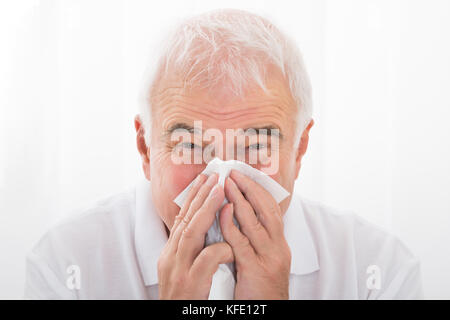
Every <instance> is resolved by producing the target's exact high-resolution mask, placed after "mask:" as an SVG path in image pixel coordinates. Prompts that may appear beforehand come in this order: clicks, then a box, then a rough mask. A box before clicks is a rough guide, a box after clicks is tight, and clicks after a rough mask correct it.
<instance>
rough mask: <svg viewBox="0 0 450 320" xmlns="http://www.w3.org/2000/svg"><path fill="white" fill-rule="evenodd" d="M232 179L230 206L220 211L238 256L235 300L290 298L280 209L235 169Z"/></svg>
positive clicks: (227, 191)
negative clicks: (236, 224) (237, 225)
mask: <svg viewBox="0 0 450 320" xmlns="http://www.w3.org/2000/svg"><path fill="white" fill-rule="evenodd" d="M230 177H231V178H227V179H226V181H225V195H226V197H227V199H228V200H229V201H230V203H229V204H227V205H225V206H224V207H223V209H222V210H221V212H220V227H221V229H222V233H223V235H224V239H225V240H226V241H227V242H228V243H229V244H230V245H231V247H232V249H233V253H234V257H235V264H236V271H237V282H236V287H235V299H264V300H266V299H267V300H268V299H271V300H272V299H289V274H290V266H291V252H290V249H289V246H288V244H287V241H286V239H285V238H284V234H283V231H284V230H283V219H282V215H281V210H280V207H279V205H278V204H277V202H276V201H275V199H274V198H273V197H272V195H271V194H270V193H269V192H267V191H266V190H265V189H264V188H263V187H262V186H260V185H259V184H257V183H256V182H254V181H253V180H251V179H250V178H249V177H247V176H245V175H244V174H242V173H240V172H238V171H235V170H232V172H231V174H230ZM233 214H234V215H236V219H237V220H238V222H239V224H240V229H241V230H239V229H238V228H237V227H236V226H235V225H234V224H233V221H232V218H233Z"/></svg>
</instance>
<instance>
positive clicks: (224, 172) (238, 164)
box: [173, 158, 289, 245]
mask: <svg viewBox="0 0 450 320" xmlns="http://www.w3.org/2000/svg"><path fill="white" fill-rule="evenodd" d="M232 169H234V170H237V171H240V172H242V173H243V174H245V175H246V176H248V177H250V178H251V179H252V180H253V181H255V182H257V183H258V184H260V185H261V186H262V187H264V188H265V189H266V190H267V191H268V192H269V193H270V194H271V195H272V196H273V197H274V199H275V200H276V201H277V203H280V202H281V201H282V200H284V199H285V198H286V197H288V196H289V192H288V191H286V189H284V188H283V187H282V186H281V185H280V184H278V182H276V181H275V180H273V179H272V178H271V177H269V176H268V175H267V174H265V173H264V172H262V171H260V170H258V169H255V168H253V167H252V166H250V165H248V164H246V163H245V162H242V161H237V160H228V161H223V160H220V159H219V158H214V159H213V160H211V161H210V162H209V163H208V165H207V166H206V168H205V170H203V172H202V173H203V174H205V175H207V176H209V175H211V174H212V173H218V174H219V181H218V184H219V185H221V186H222V187H224V184H225V178H226V177H228V176H229V175H230V172H231V170H232ZM192 184H193V182H191V183H190V184H189V185H188V186H187V187H186V188H185V189H184V190H183V191H182V192H181V193H180V194H179V195H178V196H177V197H176V198H175V200H173V201H174V202H175V203H176V204H177V205H178V206H179V207H181V206H182V205H183V204H184V202H185V201H186V197H187V195H188V193H189V190H190V189H191V187H192ZM227 203H228V199H226V198H225V200H224V202H223V204H222V206H221V207H220V209H222V207H223V206H224V205H225V204H227ZM220 209H219V211H218V212H217V213H216V219H215V220H214V223H213V225H212V226H211V228H210V229H209V230H208V233H207V234H206V239H205V245H210V244H213V243H216V242H222V241H224V240H223V235H222V232H221V230H220V223H219V212H220ZM234 223H235V224H236V225H237V226H239V224H238V223H237V221H236V220H235V219H234Z"/></svg>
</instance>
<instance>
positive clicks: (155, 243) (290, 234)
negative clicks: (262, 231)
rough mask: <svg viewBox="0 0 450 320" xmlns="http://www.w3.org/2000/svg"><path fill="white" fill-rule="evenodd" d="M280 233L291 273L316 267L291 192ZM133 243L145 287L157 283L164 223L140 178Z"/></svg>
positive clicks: (147, 184) (309, 239) (306, 230)
mask: <svg viewBox="0 0 450 320" xmlns="http://www.w3.org/2000/svg"><path fill="white" fill-rule="evenodd" d="M283 220H284V235H285V237H286V241H287V243H288V245H289V248H290V249H291V258H292V260H291V274H296V275H303V274H308V273H312V272H314V271H316V270H318V269H319V263H318V259H317V252H316V249H315V246H314V242H313V240H312V237H311V233H310V230H309V227H308V225H307V224H306V221H305V217H304V211H303V207H302V204H301V200H300V198H299V196H298V195H296V194H294V195H293V196H292V198H291V202H290V204H289V208H288V210H287V211H286V213H285V215H284V217H283ZM134 235H135V237H134V238H135V239H134V240H135V246H136V255H137V259H138V262H139V267H140V269H141V273H142V276H143V279H144V283H145V285H146V286H150V285H155V284H157V283H158V269H157V263H158V258H159V256H160V254H161V251H162V249H163V248H164V246H165V244H166V242H167V239H168V237H167V233H166V229H165V226H164V222H163V221H162V220H161V218H160V217H159V215H158V213H157V211H156V209H155V207H154V205H153V202H152V200H151V185H150V182H149V181H147V180H143V181H141V182H139V183H138V185H137V186H136V218H135V234H134Z"/></svg>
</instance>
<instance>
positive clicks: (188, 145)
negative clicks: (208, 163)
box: [181, 142, 200, 150]
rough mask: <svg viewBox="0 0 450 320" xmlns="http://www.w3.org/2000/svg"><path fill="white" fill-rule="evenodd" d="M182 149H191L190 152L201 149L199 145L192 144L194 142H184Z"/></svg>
mask: <svg viewBox="0 0 450 320" xmlns="http://www.w3.org/2000/svg"><path fill="white" fill-rule="evenodd" d="M181 147H182V148H183V149H189V150H194V149H198V148H200V146H199V145H197V144H195V143H192V142H183V143H181Z"/></svg>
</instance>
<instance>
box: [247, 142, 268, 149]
mask: <svg viewBox="0 0 450 320" xmlns="http://www.w3.org/2000/svg"><path fill="white" fill-rule="evenodd" d="M247 148H248V149H249V150H261V149H265V148H267V144H266V143H254V144H251V145H249V146H248V147H247Z"/></svg>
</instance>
